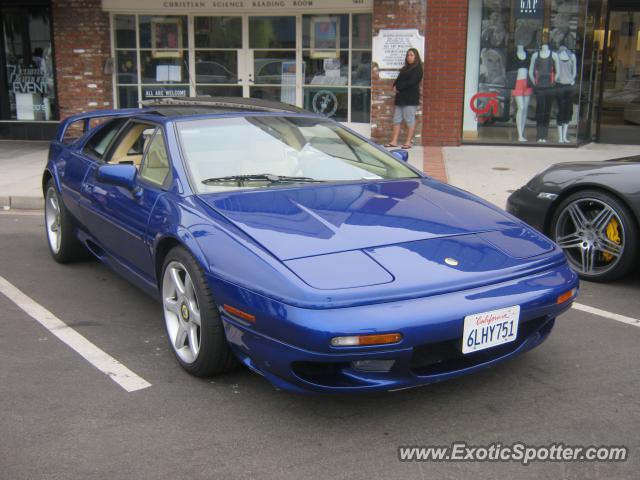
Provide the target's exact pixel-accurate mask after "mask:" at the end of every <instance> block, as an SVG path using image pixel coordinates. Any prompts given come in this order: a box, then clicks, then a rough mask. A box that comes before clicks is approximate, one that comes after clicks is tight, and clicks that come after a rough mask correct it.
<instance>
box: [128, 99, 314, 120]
mask: <svg viewBox="0 0 640 480" xmlns="http://www.w3.org/2000/svg"><path fill="white" fill-rule="evenodd" d="M142 107H143V108H142V110H141V111H140V113H141V114H150V115H159V116H161V117H165V118H166V119H177V118H182V117H194V116H202V115H210V114H213V115H229V114H239V115H242V114H246V113H269V114H273V113H284V114H305V115H313V114H312V113H311V112H309V111H307V110H303V109H302V108H298V107H296V106H294V105H289V104H286V103H281V102H274V101H271V100H264V99H261V98H237V97H191V98H185V99H176V98H164V99H161V100H153V101H145V102H142Z"/></svg>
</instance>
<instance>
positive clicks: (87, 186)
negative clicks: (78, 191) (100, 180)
mask: <svg viewBox="0 0 640 480" xmlns="http://www.w3.org/2000/svg"><path fill="white" fill-rule="evenodd" d="M94 188H95V186H94V185H92V184H91V183H85V184H84V186H83V187H82V189H83V190H84V192H85V193H93V189H94Z"/></svg>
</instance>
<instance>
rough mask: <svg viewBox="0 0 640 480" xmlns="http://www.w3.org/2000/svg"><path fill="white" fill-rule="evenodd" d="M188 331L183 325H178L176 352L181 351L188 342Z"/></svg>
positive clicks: (175, 343)
mask: <svg viewBox="0 0 640 480" xmlns="http://www.w3.org/2000/svg"><path fill="white" fill-rule="evenodd" d="M187 333H188V332H187V329H186V328H185V327H184V325H183V324H182V323H178V331H177V333H176V339H175V342H173V344H174V346H175V347H176V350H180V349H181V348H182V347H184V344H185V342H186V341H187Z"/></svg>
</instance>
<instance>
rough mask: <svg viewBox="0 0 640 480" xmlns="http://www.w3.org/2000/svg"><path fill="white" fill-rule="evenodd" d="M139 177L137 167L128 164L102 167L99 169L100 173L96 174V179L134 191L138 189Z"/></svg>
mask: <svg viewBox="0 0 640 480" xmlns="http://www.w3.org/2000/svg"><path fill="white" fill-rule="evenodd" d="M137 176H138V169H137V168H136V166H135V165H128V164H115V165H102V166H100V167H98V172H97V173H96V178H97V179H98V180H99V181H101V182H104V183H109V184H111V185H118V186H120V187H124V188H126V189H128V190H132V191H133V190H134V189H135V188H136V178H137Z"/></svg>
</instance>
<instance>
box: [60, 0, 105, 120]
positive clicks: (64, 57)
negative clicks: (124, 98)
mask: <svg viewBox="0 0 640 480" xmlns="http://www.w3.org/2000/svg"><path fill="white" fill-rule="evenodd" d="M52 16H53V41H54V52H55V63H56V82H57V90H58V98H59V105H60V119H64V118H65V117H67V116H69V115H73V114H75V113H80V112H86V111H89V110H95V109H99V108H111V106H112V102H111V99H112V96H113V92H112V85H111V73H110V72H109V73H107V74H105V65H106V62H107V61H108V59H109V58H110V49H111V45H110V39H109V15H108V14H107V13H105V12H103V11H102V6H101V2H100V0H53V1H52Z"/></svg>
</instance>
